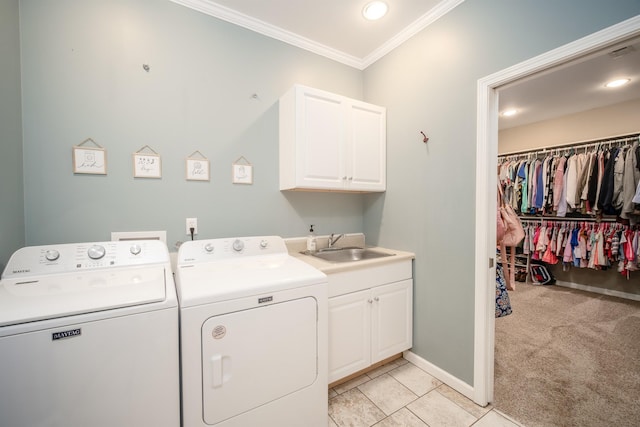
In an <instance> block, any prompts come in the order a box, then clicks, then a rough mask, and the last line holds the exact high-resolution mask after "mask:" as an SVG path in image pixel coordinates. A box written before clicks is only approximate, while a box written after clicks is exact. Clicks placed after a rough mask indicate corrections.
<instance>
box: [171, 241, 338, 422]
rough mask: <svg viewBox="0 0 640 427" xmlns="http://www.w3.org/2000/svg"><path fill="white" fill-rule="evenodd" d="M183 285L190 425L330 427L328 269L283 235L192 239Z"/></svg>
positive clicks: (179, 278) (185, 402) (184, 251)
mask: <svg viewBox="0 0 640 427" xmlns="http://www.w3.org/2000/svg"><path fill="white" fill-rule="evenodd" d="M176 286H177V289H178V298H179V301H180V337H181V341H180V348H181V358H182V359H181V363H182V364H181V366H182V415H183V426H184V427H200V426H217V427H223V426H224V427H231V426H238V427H239V426H242V427H247V426H261V427H276V426H277V427H288V426H291V427H300V426H305V427H313V426H318V427H326V425H327V423H328V418H327V417H328V415H327V412H328V409H327V406H328V397H327V386H328V384H327V375H328V374H327V360H328V359H327V278H326V276H325V275H324V273H322V272H320V271H318V270H316V269H315V268H313V267H311V266H309V265H308V264H306V263H304V262H303V261H300V260H298V259H296V258H294V257H292V256H290V255H289V254H288V253H287V248H286V246H285V244H284V241H283V240H282V238H280V237H277V236H266V237H242V238H230V239H213V240H202V241H189V242H186V243H184V244H183V245H182V246H180V250H179V252H178V262H177V268H176Z"/></svg>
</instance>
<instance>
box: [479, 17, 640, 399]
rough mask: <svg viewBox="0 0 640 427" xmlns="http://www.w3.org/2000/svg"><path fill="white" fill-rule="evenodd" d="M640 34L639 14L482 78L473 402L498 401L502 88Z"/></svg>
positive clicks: (480, 91) (480, 85) (480, 82)
mask: <svg viewBox="0 0 640 427" xmlns="http://www.w3.org/2000/svg"><path fill="white" fill-rule="evenodd" d="M638 35H640V16H639V17H634V18H631V19H628V20H626V21H623V22H621V23H619V24H616V25H614V26H611V27H609V28H606V29H604V30H602V31H599V32H597V33H594V34H592V35H589V36H587V37H584V38H582V39H579V40H577V41H575V42H572V43H569V44H567V45H565V46H562V47H560V48H557V49H554V50H552V51H550V52H547V53H545V54H543V55H540V56H538V57H535V58H532V59H530V60H528V61H525V62H523V63H520V64H517V65H515V66H513V67H510V68H507V69H505V70H502V71H500V72H497V73H495V74H492V75H490V76H487V77H485V78H483V79H480V80H479V81H478V85H477V99H478V105H477V145H476V146H477V148H476V195H477V196H476V217H475V223H476V236H475V237H476V238H475V244H476V246H475V254H476V259H475V277H476V286H475V319H474V320H475V330H474V387H473V389H474V396H473V398H474V401H475V402H476V403H477V404H479V405H482V406H485V405H487V404H488V403H489V402H491V401H493V387H494V346H495V336H494V333H495V318H494V309H495V290H494V288H495V274H496V271H495V258H496V254H495V235H496V223H495V200H496V197H497V177H496V173H495V172H496V168H497V159H498V107H499V94H498V92H499V89H500V88H501V87H504V86H505V85H508V84H512V83H515V82H517V81H518V80H521V79H525V78H528V77H531V76H534V75H536V74H538V73H541V72H545V71H547V70H550V69H552V68H555V67H558V66H562V65H563V64H567V63H570V62H571V61H574V60H578V59H580V58H582V57H584V56H586V55H589V54H592V53H594V52H596V51H598V50H601V49H604V48H606V47H607V46H611V45H614V44H616V43H620V42H622V41H623V40H625V39H629V38H632V37H636V36H638Z"/></svg>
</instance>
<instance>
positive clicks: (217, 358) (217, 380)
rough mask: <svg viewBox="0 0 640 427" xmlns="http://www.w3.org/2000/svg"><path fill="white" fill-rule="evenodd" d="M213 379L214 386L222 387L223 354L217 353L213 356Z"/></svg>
mask: <svg viewBox="0 0 640 427" xmlns="http://www.w3.org/2000/svg"><path fill="white" fill-rule="evenodd" d="M211 380H212V381H213V388H218V387H222V383H223V375H222V355H221V354H216V355H214V356H213V357H212V358H211Z"/></svg>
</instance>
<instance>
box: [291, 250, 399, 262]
mask: <svg viewBox="0 0 640 427" xmlns="http://www.w3.org/2000/svg"><path fill="white" fill-rule="evenodd" d="M302 253H303V254H305V255H311V256H314V257H316V258H320V259H323V260H325V261H329V262H354V261H362V260H365V259H374V258H383V257H388V256H393V254H387V253H384V252H377V251H374V250H371V249H365V248H353V247H350V248H325V249H321V250H319V251H318V252H302Z"/></svg>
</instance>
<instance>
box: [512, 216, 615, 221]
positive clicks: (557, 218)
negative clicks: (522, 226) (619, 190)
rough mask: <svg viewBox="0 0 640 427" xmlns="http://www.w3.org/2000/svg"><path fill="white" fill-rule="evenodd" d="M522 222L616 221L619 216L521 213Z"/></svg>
mask: <svg viewBox="0 0 640 427" xmlns="http://www.w3.org/2000/svg"><path fill="white" fill-rule="evenodd" d="M518 218H520V221H521V222H542V221H558V222H562V221H564V222H616V221H617V218H614V217H611V218H593V217H589V218H578V217H566V216H536V217H532V216H525V215H519V216H518Z"/></svg>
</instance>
